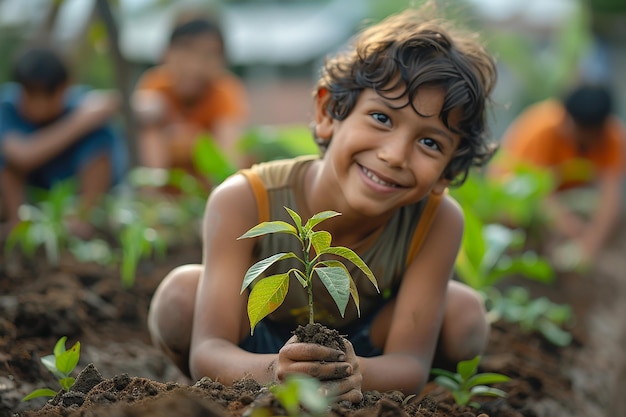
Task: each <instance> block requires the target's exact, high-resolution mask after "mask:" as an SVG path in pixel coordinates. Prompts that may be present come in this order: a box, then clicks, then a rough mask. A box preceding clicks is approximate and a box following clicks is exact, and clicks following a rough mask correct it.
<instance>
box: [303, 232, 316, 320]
mask: <svg viewBox="0 0 626 417" xmlns="http://www.w3.org/2000/svg"><path fill="white" fill-rule="evenodd" d="M308 243H309V242H308V239H306V238H305V239H304V240H303V241H302V252H303V258H304V268H305V272H306V274H305V276H306V282H307V285H306V290H307V294H308V295H309V324H313V323H314V322H315V321H314V317H315V314H314V313H313V271H312V270H311V262H309V252H308V251H307V247H308V246H309V245H308Z"/></svg>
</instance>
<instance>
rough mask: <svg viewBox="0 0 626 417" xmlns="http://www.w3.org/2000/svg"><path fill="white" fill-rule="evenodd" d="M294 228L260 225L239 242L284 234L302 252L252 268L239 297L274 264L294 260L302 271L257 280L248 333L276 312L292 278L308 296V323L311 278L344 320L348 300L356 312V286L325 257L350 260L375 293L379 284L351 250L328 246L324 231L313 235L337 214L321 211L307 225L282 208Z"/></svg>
mask: <svg viewBox="0 0 626 417" xmlns="http://www.w3.org/2000/svg"><path fill="white" fill-rule="evenodd" d="M285 210H287V212H288V213H289V215H290V216H291V218H292V219H293V222H294V224H295V227H294V226H292V225H291V224H289V223H287V222H284V221H271V222H263V223H261V224H258V225H256V226H254V227H253V228H252V229H250V230H248V231H247V232H246V233H244V234H243V235H242V236H240V237H239V239H243V238H252V237H257V236H263V235H266V234H270V233H287V234H290V235H293V236H294V237H295V238H296V239H298V240H299V241H300V244H301V246H302V252H301V253H300V256H298V255H296V254H295V253H293V252H287V253H277V254H275V255H272V256H270V257H268V258H266V259H262V260H260V261H258V262H257V263H255V264H254V265H252V266H251V267H250V268H249V269H248V271H247V272H246V275H245V277H244V279H243V284H242V285H241V293H243V292H244V291H245V290H246V288H248V286H250V284H252V282H253V281H254V280H256V279H257V278H258V277H260V276H261V275H262V274H263V273H264V272H265V271H266V270H267V269H268V268H269V267H270V266H272V265H273V264H274V263H276V262H278V261H281V260H284V259H290V258H294V259H297V260H298V261H299V262H300V263H301V264H302V267H303V268H302V269H297V268H292V269H290V270H289V271H287V272H285V273H282V274H276V275H271V276H269V277H263V278H262V279H260V280H259V281H258V282H257V283H256V284H255V285H254V287H252V291H251V292H250V295H249V296H248V317H249V318H250V331H251V332H252V333H254V327H255V326H256V325H257V324H258V323H259V322H260V321H261V320H262V319H263V318H264V317H266V316H267V315H268V314H270V313H272V312H273V311H274V310H276V309H277V308H278V307H280V305H281V304H282V303H283V301H284V300H285V297H286V295H287V291H288V290H289V276H290V275H291V274H293V275H294V276H295V277H296V278H297V279H298V281H299V282H300V284H301V285H302V287H304V288H306V290H307V293H308V305H309V323H314V317H315V316H314V311H313V288H312V286H311V284H312V280H313V277H314V275H317V277H318V278H319V279H320V281H321V282H322V283H323V284H324V286H325V287H326V289H327V290H328V292H329V293H330V295H331V297H332V298H333V300H334V301H335V303H336V304H337V308H338V309H339V313H340V314H341V316H342V317H343V316H344V314H345V311H346V307H347V305H348V301H349V299H350V296H352V299H353V300H354V303H355V305H356V308H357V313H359V314H360V310H359V294H358V291H357V287H356V284H355V283H354V280H353V279H352V276H351V275H350V272H349V271H348V269H347V268H346V266H345V265H344V263H343V262H341V261H338V260H334V259H324V257H325V256H326V255H331V256H338V257H341V258H344V259H347V260H349V261H350V262H352V263H353V264H354V265H356V266H357V267H358V268H359V269H360V270H361V271H363V273H364V274H365V275H366V276H367V278H368V279H369V280H370V282H371V283H372V284H373V285H374V286H375V287H376V289H377V290H378V283H377V282H376V278H375V277H374V274H373V273H372V271H371V270H370V269H369V267H368V266H367V265H366V264H365V262H363V260H362V259H361V258H360V257H359V256H358V255H357V254H356V253H355V252H354V251H352V250H351V249H348V248H346V247H343V246H331V241H332V236H331V234H330V233H329V232H327V231H325V230H319V231H314V230H313V228H314V227H315V226H317V225H318V224H319V223H321V222H323V221H324V220H327V219H330V218H332V217H336V216H339V215H340V213H337V212H336V211H323V212H321V213H317V214H315V215H314V216H313V217H311V218H310V219H309V220H307V222H306V224H304V225H303V224H302V219H301V218H300V216H299V215H298V214H297V213H296V212H295V211H293V210H291V209H289V208H287V207H285Z"/></svg>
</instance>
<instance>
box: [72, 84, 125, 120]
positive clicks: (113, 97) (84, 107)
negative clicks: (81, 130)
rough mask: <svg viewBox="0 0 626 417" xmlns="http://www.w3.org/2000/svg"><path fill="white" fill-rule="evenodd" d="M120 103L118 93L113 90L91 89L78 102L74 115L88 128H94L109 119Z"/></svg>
mask: <svg viewBox="0 0 626 417" xmlns="http://www.w3.org/2000/svg"><path fill="white" fill-rule="evenodd" d="M120 105H121V98H120V95H119V93H117V92H115V91H91V92H89V93H87V94H86V95H85V97H84V98H83V100H82V101H81V102H80V104H79V106H78V107H77V109H76V112H75V117H77V118H79V119H80V120H81V121H82V122H83V123H85V124H86V125H87V126H88V127H89V128H96V127H98V126H100V125H102V124H104V123H105V122H106V121H107V120H108V119H110V118H111V117H112V116H113V115H114V114H115V112H117V111H118V109H119V107H120Z"/></svg>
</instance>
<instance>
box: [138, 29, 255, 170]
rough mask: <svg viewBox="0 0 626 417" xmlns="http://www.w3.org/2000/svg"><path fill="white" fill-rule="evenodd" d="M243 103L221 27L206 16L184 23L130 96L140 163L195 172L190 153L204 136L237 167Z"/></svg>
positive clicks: (244, 117)
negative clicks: (228, 64) (138, 128)
mask: <svg viewBox="0 0 626 417" xmlns="http://www.w3.org/2000/svg"><path fill="white" fill-rule="evenodd" d="M247 100H248V99H247V95H246V91H245V88H244V86H243V84H242V83H241V81H240V80H239V79H238V78H236V77H235V76H234V75H233V74H231V73H230V72H229V71H228V70H227V68H226V53H225V50H224V40H223V38H222V33H221V30H220V28H219V26H218V25H217V24H216V23H215V22H213V21H211V20H208V19H205V18H193V19H184V20H182V22H179V23H178V24H177V25H176V27H175V28H174V29H173V31H172V33H171V35H170V38H169V45H168V47H167V50H166V51H165V53H164V55H163V61H162V64H161V65H159V66H157V67H155V68H152V69H150V70H148V71H147V72H146V73H145V74H144V75H143V77H142V78H141V79H140V80H139V83H138V85H137V88H136V92H135V95H134V99H133V103H134V108H135V110H136V113H137V116H138V118H139V121H140V124H141V126H142V127H141V135H140V143H139V145H140V146H139V150H140V162H141V164H143V165H144V166H148V167H152V168H165V169H169V168H183V169H186V170H188V171H190V172H194V167H193V158H192V152H193V148H194V145H195V144H196V141H197V139H198V137H199V135H201V134H202V133H208V134H210V135H211V137H212V138H213V139H214V140H215V141H216V143H217V144H218V145H219V147H220V148H221V149H222V150H223V151H224V152H225V154H226V156H227V157H228V158H229V159H230V160H231V162H233V163H234V164H239V163H240V162H241V161H242V159H240V158H241V157H240V155H238V154H237V151H236V147H235V145H236V142H237V140H238V139H239V138H240V136H241V134H242V132H243V129H244V127H245V125H246V122H247V117H248V101H247Z"/></svg>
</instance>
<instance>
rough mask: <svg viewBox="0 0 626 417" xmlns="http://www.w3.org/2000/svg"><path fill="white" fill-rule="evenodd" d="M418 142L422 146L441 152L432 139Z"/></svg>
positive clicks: (437, 144)
mask: <svg viewBox="0 0 626 417" xmlns="http://www.w3.org/2000/svg"><path fill="white" fill-rule="evenodd" d="M419 141H420V143H423V144H424V145H426V146H427V147H429V148H431V149H434V150H437V151H441V146H439V143H438V142H437V141H436V140H434V139H432V138H422V139H420V140H419Z"/></svg>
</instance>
